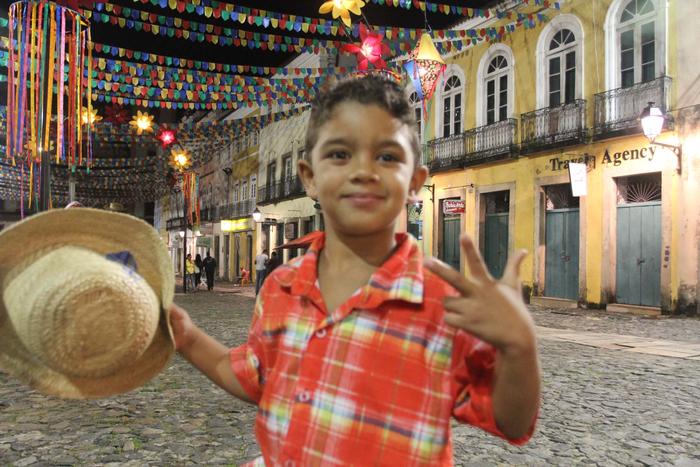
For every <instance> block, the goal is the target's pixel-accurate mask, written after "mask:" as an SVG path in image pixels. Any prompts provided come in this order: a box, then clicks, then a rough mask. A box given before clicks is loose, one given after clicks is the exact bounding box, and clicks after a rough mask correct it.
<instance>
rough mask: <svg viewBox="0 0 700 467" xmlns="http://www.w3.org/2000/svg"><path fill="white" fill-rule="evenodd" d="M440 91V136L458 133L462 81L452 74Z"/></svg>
mask: <svg viewBox="0 0 700 467" xmlns="http://www.w3.org/2000/svg"><path fill="white" fill-rule="evenodd" d="M442 91H443V92H442V136H443V137H445V136H450V135H458V134H460V133H461V132H462V83H461V81H460V80H459V78H458V77H457V76H454V75H452V76H450V77H449V78H447V79H446V80H445V86H444V87H443V89H442Z"/></svg>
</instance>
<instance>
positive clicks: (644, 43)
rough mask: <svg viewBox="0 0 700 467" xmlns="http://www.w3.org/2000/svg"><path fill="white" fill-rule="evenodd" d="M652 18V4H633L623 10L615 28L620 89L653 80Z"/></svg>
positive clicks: (645, 0) (644, 1)
mask: <svg viewBox="0 0 700 467" xmlns="http://www.w3.org/2000/svg"><path fill="white" fill-rule="evenodd" d="M655 16H656V15H655V12H654V5H653V3H652V1H651V0H632V1H631V2H629V3H628V4H627V5H626V6H625V8H624V9H623V10H622V14H621V15H620V23H619V26H618V35H619V37H620V84H621V86H622V87H628V86H632V85H633V84H634V83H639V82H643V83H644V82H647V81H651V80H653V79H654V78H656V65H655V64H656V51H655V48H656V41H655V36H656V34H655V31H654V28H655V25H654V23H655Z"/></svg>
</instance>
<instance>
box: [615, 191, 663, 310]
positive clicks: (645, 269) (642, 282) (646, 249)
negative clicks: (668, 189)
mask: <svg viewBox="0 0 700 467" xmlns="http://www.w3.org/2000/svg"><path fill="white" fill-rule="evenodd" d="M616 284H617V286H616V289H617V290H616V299H617V302H618V303H625V304H628V305H644V306H660V305H661V202H660V201H648V202H642V203H630V204H623V205H618V207H617V271H616Z"/></svg>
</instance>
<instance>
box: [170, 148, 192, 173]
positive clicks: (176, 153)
mask: <svg viewBox="0 0 700 467" xmlns="http://www.w3.org/2000/svg"><path fill="white" fill-rule="evenodd" d="M170 165H171V166H172V167H174V168H175V169H177V170H178V171H180V172H184V171H185V170H187V169H188V168H189V167H190V166H191V165H192V160H191V158H190V155H189V153H188V152H187V151H185V150H184V149H173V150H172V151H171V152H170Z"/></svg>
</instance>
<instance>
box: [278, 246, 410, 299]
mask: <svg viewBox="0 0 700 467" xmlns="http://www.w3.org/2000/svg"><path fill="white" fill-rule="evenodd" d="M325 241H326V237H325V234H324V233H321V234H320V235H318V236H317V237H316V238H315V239H314V241H313V243H312V244H311V246H310V247H309V249H308V251H307V252H306V254H305V255H303V256H302V257H301V258H298V259H297V260H295V261H292V262H290V263H288V264H286V265H285V267H284V268H283V270H282V271H280V272H279V273H277V274H275V278H276V280H277V282H278V283H279V284H280V285H281V286H282V287H285V288H290V289H291V293H292V294H293V295H304V296H307V297H308V298H312V296H314V295H316V292H317V291H318V285H317V283H318V256H319V253H320V252H321V250H323V247H324V245H325ZM278 269H279V268H278ZM314 289H315V290H314ZM362 293H363V294H364V295H365V296H366V302H365V304H364V306H367V307H368V308H369V307H376V306H378V305H379V304H381V303H382V302H385V301H390V300H400V301H404V302H408V303H414V304H420V303H422V302H423V257H422V255H421V254H420V249H419V248H418V244H417V242H416V240H415V239H414V238H413V237H412V236H411V235H408V234H406V233H397V234H396V247H395V249H394V251H393V253H392V254H391V256H390V257H389V259H387V260H386V261H385V262H384V264H382V265H381V266H380V267H379V269H377V270H376V271H375V272H374V273H373V274H372V276H371V277H370V279H369V282H368V284H367V285H365V286H364V287H363V288H362Z"/></svg>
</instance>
